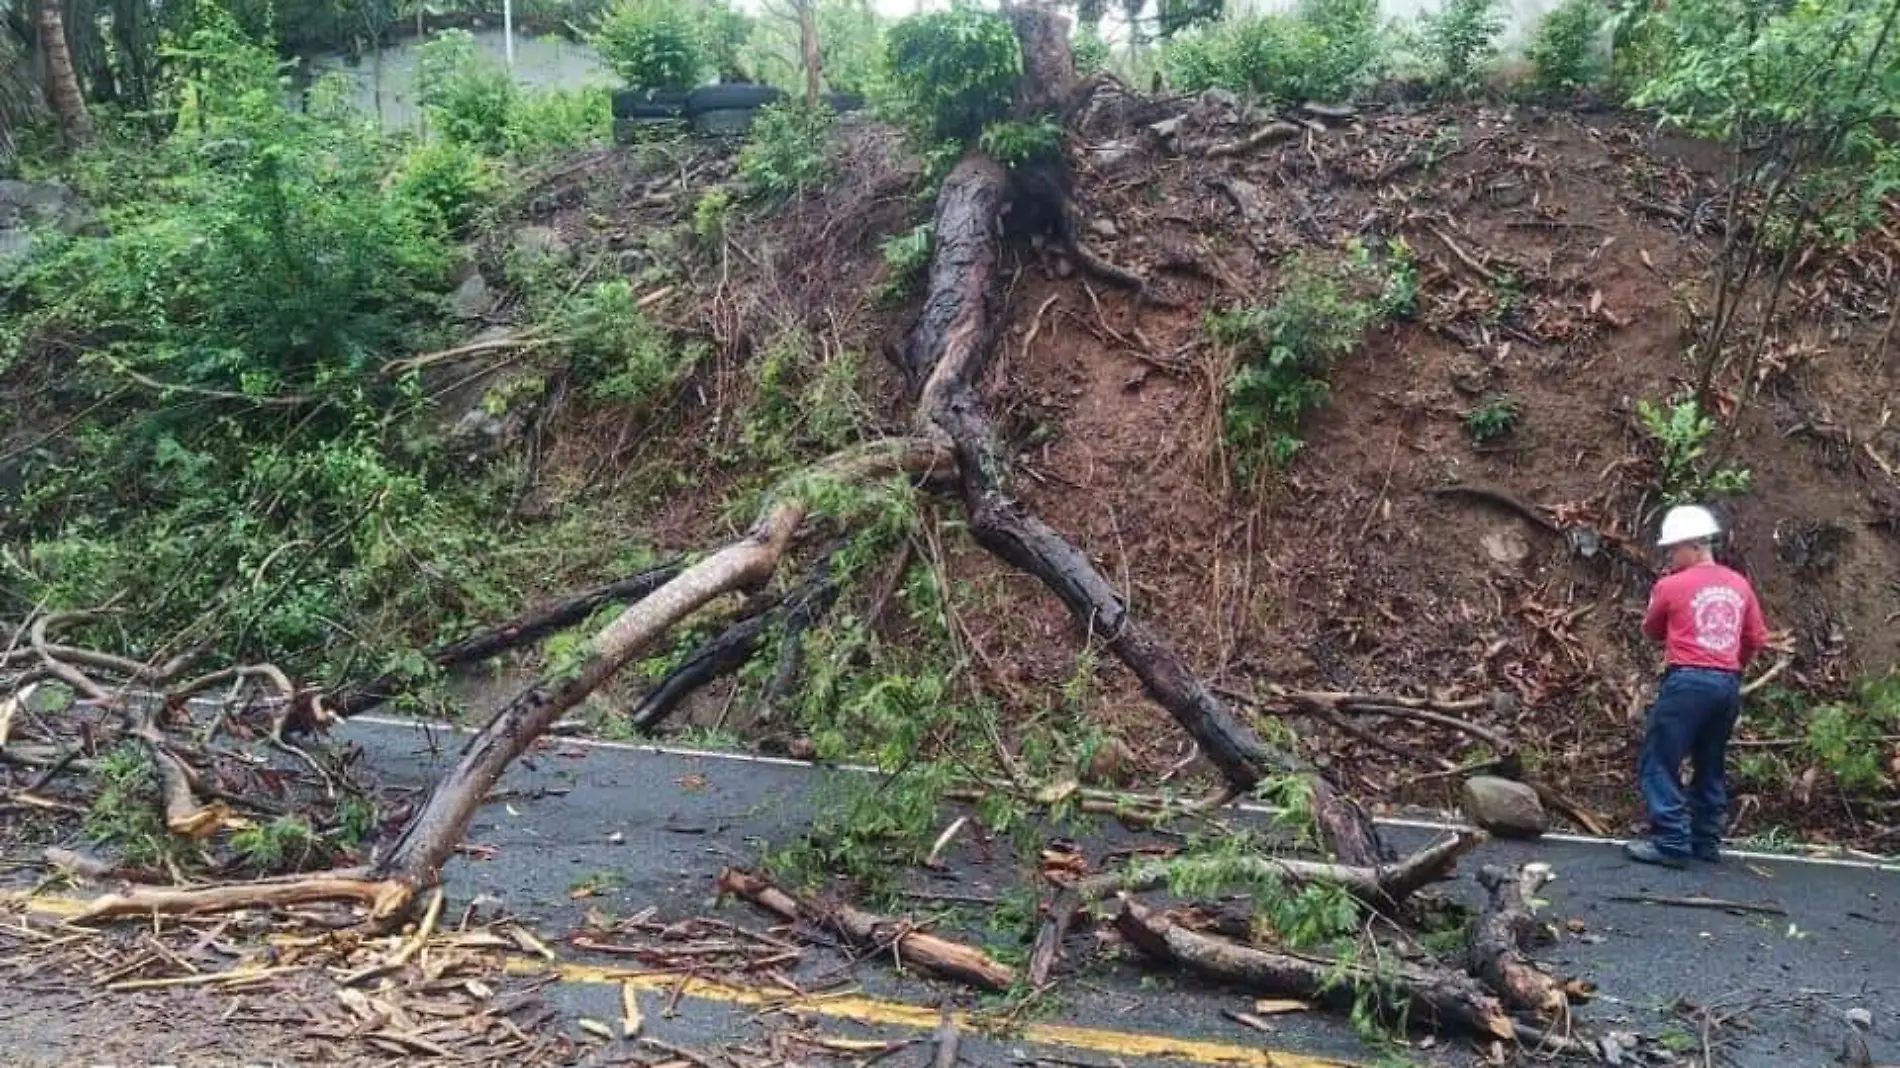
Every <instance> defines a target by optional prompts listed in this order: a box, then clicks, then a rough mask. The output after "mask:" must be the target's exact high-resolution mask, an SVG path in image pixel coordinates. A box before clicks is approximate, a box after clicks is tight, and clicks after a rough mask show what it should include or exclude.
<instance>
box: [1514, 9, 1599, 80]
mask: <svg viewBox="0 0 1900 1068" xmlns="http://www.w3.org/2000/svg"><path fill="white" fill-rule="evenodd" d="M1608 17H1609V16H1608V13H1607V12H1606V11H1605V10H1604V7H1603V4H1602V3H1601V2H1600V0H1564V2H1563V3H1562V4H1561V5H1559V6H1558V7H1557V8H1556V10H1554V11H1552V12H1551V13H1550V14H1548V15H1545V16H1544V21H1543V22H1541V23H1539V24H1538V26H1537V32H1536V34H1535V35H1534V36H1533V37H1532V38H1531V43H1530V47H1529V48H1528V49H1527V50H1526V53H1525V55H1526V58H1527V59H1529V60H1530V65H1531V77H1530V82H1531V86H1532V88H1534V89H1536V90H1537V91H1539V92H1542V93H1547V94H1550V95H1554V96H1562V95H1568V94H1571V93H1575V92H1577V91H1578V90H1581V89H1587V88H1589V87H1590V86H1592V85H1595V84H1597V83H1598V82H1599V81H1601V80H1602V78H1603V75H1604V62H1603V56H1602V50H1601V44H1600V41H1599V40H1598V39H1599V37H1601V35H1602V32H1603V28H1604V26H1605V25H1606V20H1607V19H1608Z"/></svg>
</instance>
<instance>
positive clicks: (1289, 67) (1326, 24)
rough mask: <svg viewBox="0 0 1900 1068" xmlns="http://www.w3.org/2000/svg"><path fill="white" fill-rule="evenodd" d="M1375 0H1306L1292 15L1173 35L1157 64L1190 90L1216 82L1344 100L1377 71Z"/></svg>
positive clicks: (1273, 95) (1288, 96)
mask: <svg viewBox="0 0 1900 1068" xmlns="http://www.w3.org/2000/svg"><path fill="white" fill-rule="evenodd" d="M1379 59H1380V44H1379V27H1378V7H1377V3H1376V0H1306V2H1304V3H1302V4H1301V5H1300V7H1299V8H1298V10H1297V11H1296V12H1295V13H1294V14H1292V15H1277V14H1276V15H1257V16H1247V17H1242V18H1236V19H1230V20H1228V21H1226V22H1220V23H1215V24H1213V25H1209V26H1205V27H1202V28H1200V29H1198V30H1196V31H1194V32H1192V33H1189V34H1185V35H1182V36H1180V37H1177V38H1176V39H1175V40H1174V41H1172V42H1171V43H1170V44H1169V46H1168V47H1167V49H1166V51H1164V52H1163V53H1162V67H1163V69H1164V70H1165V71H1166V72H1167V74H1168V77H1169V79H1170V80H1171V81H1172V82H1173V83H1174V85H1175V86H1176V88H1179V89H1182V90H1185V91H1187V92H1198V91H1200V90H1202V89H1209V88H1214V87H1217V86H1218V87H1220V88H1224V89H1231V90H1233V91H1235V92H1241V93H1249V94H1252V95H1255V96H1259V97H1263V98H1265V99H1268V100H1274V101H1280V102H1284V103H1300V102H1303V101H1307V100H1346V99H1350V98H1351V97H1352V96H1354V95H1355V94H1356V93H1357V92H1358V91H1359V90H1360V89H1362V88H1364V87H1365V86H1366V85H1367V84H1369V83H1370V82H1371V81H1372V80H1374V79H1375V78H1376V76H1377V74H1378V70H1377V67H1378V62H1379Z"/></svg>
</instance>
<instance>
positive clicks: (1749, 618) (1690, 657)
mask: <svg viewBox="0 0 1900 1068" xmlns="http://www.w3.org/2000/svg"><path fill="white" fill-rule="evenodd" d="M1643 633H1644V634H1646V635H1648V636H1649V637H1650V638H1652V639H1654V640H1656V641H1660V642H1663V643H1664V655H1665V657H1666V658H1667V660H1668V663H1669V666H1670V667H1691V668H1712V669H1714V670H1717V671H1733V672H1740V671H1741V670H1742V668H1744V667H1746V666H1747V665H1748V662H1749V661H1750V660H1753V659H1754V657H1755V654H1756V653H1759V652H1760V651H1761V648H1762V645H1763V643H1765V642H1766V641H1767V639H1768V628H1767V625H1766V624H1765V623H1764V622H1763V620H1762V614H1761V603H1760V602H1759V601H1757V600H1756V598H1755V590H1754V587H1752V586H1750V585H1749V583H1748V580H1747V579H1746V578H1743V577H1742V576H1741V575H1740V574H1739V573H1737V572H1735V571H1733V570H1731V569H1729V568H1727V567H1724V566H1722V565H1721V564H1717V563H1713V562H1709V563H1702V564H1696V565H1695V566H1693V567H1686V568H1683V569H1682V570H1680V571H1677V572H1675V573H1674V574H1670V575H1666V576H1664V577H1663V578H1662V579H1661V580H1659V581H1658V582H1657V583H1656V588H1655V589H1654V590H1653V591H1652V592H1651V593H1650V597H1649V613H1648V615H1647V617H1646V618H1644V620H1643Z"/></svg>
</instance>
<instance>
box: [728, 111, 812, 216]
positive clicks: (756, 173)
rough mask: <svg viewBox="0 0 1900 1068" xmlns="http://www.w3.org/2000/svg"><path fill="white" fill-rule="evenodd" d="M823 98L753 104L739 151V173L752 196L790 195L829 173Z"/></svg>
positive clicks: (777, 197)
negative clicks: (808, 102)
mask: <svg viewBox="0 0 1900 1068" xmlns="http://www.w3.org/2000/svg"><path fill="white" fill-rule="evenodd" d="M835 118H836V116H834V115H833V114H832V112H831V109H830V108H828V107H826V106H825V105H823V104H819V105H818V106H817V107H806V106H805V105H804V104H803V103H802V102H799V103H789V102H788V103H779V104H771V105H768V106H766V107H764V108H761V109H760V110H759V114H758V117H757V118H756V119H754V120H753V122H752V133H751V137H750V139H749V140H747V141H746V146H745V148H744V149H743V150H741V151H740V153H739V178H740V180H741V181H743V182H744V183H745V184H746V188H747V190H748V191H750V192H751V193H752V194H753V195H755V196H766V197H772V198H775V199H782V198H784V197H789V196H794V195H797V194H799V193H802V192H804V191H805V190H807V189H810V188H812V187H813V186H816V185H820V184H822V183H823V182H824V181H825V179H826V178H828V177H830V175H831V125H832V122H833V121H834V119H835Z"/></svg>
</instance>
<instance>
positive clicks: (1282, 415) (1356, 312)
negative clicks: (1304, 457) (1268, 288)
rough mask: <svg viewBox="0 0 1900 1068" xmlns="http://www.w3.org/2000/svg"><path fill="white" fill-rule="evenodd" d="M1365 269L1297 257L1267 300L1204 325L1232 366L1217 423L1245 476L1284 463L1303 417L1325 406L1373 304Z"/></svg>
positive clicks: (1374, 313) (1373, 316) (1296, 445)
mask: <svg viewBox="0 0 1900 1068" xmlns="http://www.w3.org/2000/svg"><path fill="white" fill-rule="evenodd" d="M1369 288H1370V286H1369V285H1368V279H1367V278H1366V277H1365V276H1364V272H1362V271H1360V270H1357V269H1355V268H1354V267H1353V266H1352V265H1350V264H1325V263H1322V262H1320V261H1317V260H1313V259H1308V258H1304V257H1302V258H1296V259H1294V260H1293V261H1292V262H1290V263H1289V264H1288V265H1287V270H1286V278H1285V281H1283V282H1282V283H1281V285H1280V290H1279V293H1278V294H1277V295H1276V297H1275V298H1274V300H1273V302H1272V303H1271V304H1266V305H1261V306H1255V307H1250V308H1240V309H1236V310H1233V311H1226V312H1217V313H1214V314H1211V315H1209V316H1208V321H1207V329H1208V334H1209V336H1210V337H1211V338H1212V339H1213V341H1214V342H1215V344H1217V345H1220V346H1222V347H1223V348H1224V349H1226V350H1227V351H1228V353H1229V354H1230V356H1231V359H1232V365H1233V370H1232V373H1231V374H1230V375H1229V377H1228V379H1227V383H1226V391H1225V392H1226V397H1225V399H1224V401H1223V403H1222V411H1221V420H1222V425H1223V428H1224V430H1225V435H1224V436H1225V439H1226V443H1227V447H1228V448H1229V450H1231V453H1232V455H1233V458H1234V460H1235V466H1236V467H1237V468H1238V470H1239V471H1240V472H1241V474H1242V475H1244V476H1252V475H1253V474H1255V473H1257V472H1259V471H1261V470H1264V469H1268V468H1273V467H1279V466H1283V465H1285V464H1286V463H1287V462H1288V461H1290V460H1292V459H1293V456H1294V455H1295V454H1296V453H1297V452H1298V451H1299V450H1300V447H1301V445H1302V442H1301V439H1300V433H1301V426H1302V424H1303V423H1304V422H1305V420H1306V417H1307V416H1308V415H1309V414H1311V413H1312V412H1313V411H1315V410H1317V409H1318V408H1320V407H1321V406H1323V405H1324V404H1325V403H1326V399H1327V397H1328V396H1329V394H1330V392H1331V387H1330V385H1329V383H1328V379H1329V378H1330V376H1331V374H1332V369H1333V365H1334V364H1335V363H1336V362H1337V361H1338V360H1339V359H1340V358H1341V357H1343V356H1346V355H1349V354H1350V353H1352V352H1353V350H1355V349H1356V348H1358V347H1359V343H1360V340H1361V338H1362V337H1363V336H1364V334H1365V331H1366V329H1367V328H1368V327H1369V326H1371V325H1372V324H1373V323H1374V322H1375V321H1376V320H1377V318H1378V309H1377V306H1376V305H1375V304H1374V302H1373V301H1372V300H1371V299H1370V298H1369V296H1368V295H1367V294H1366V293H1365V291H1366V290H1367V289H1369Z"/></svg>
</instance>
